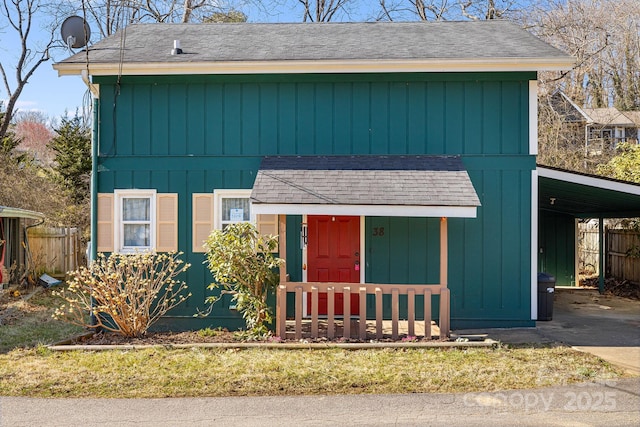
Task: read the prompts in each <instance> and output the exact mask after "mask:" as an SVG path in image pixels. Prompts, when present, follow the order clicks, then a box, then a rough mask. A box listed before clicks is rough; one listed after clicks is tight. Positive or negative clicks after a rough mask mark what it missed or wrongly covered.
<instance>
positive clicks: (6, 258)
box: [0, 206, 44, 285]
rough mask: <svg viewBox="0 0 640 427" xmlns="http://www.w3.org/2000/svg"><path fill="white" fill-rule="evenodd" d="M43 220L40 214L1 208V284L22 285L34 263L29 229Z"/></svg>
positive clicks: (5, 207)
mask: <svg viewBox="0 0 640 427" xmlns="http://www.w3.org/2000/svg"><path fill="white" fill-rule="evenodd" d="M43 220H44V215H43V214H41V213H39V212H34V211H28V210H25V209H18V208H11V207H7V206H0V284H2V285H4V284H21V280H22V278H23V277H24V274H25V272H26V271H27V269H28V267H29V263H30V262H32V261H31V260H30V254H29V249H28V248H29V242H28V240H27V228H29V227H30V226H34V225H37V224H39V223H42V221H43Z"/></svg>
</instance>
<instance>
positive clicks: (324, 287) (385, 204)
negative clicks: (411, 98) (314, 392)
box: [251, 156, 480, 340]
mask: <svg viewBox="0 0 640 427" xmlns="http://www.w3.org/2000/svg"><path fill="white" fill-rule="evenodd" d="M478 206H480V202H479V199H478V196H477V194H476V192H475V189H474V188H473V184H472V183H471V180H470V179H469V176H468V174H467V171H466V170H465V168H464V165H463V164H462V161H461V159H460V158H459V157H455V156H397V157H395V156H327V157H324V156H309V157H297V156H296V157H288V156H283V157H265V158H263V160H262V164H261V166H260V169H259V171H258V174H257V176H256V179H255V182H254V186H253V189H252V192H251V209H252V212H253V214H255V215H260V217H261V219H260V220H258V223H262V222H264V223H268V224H272V226H271V227H273V226H275V225H276V223H277V229H276V230H275V233H273V232H270V233H269V234H278V236H279V250H278V251H279V253H280V257H281V258H283V259H285V263H284V264H283V265H281V267H280V285H279V286H278V289H277V292H276V313H275V315H276V316H275V317H276V319H275V322H276V335H278V336H280V337H281V338H285V337H286V338H294V339H297V340H299V339H302V338H313V339H318V338H323V337H324V338H327V339H337V338H344V339H351V338H357V339H359V340H367V339H377V340H380V339H383V338H386V336H388V337H389V338H391V339H393V340H397V339H399V338H400V337H401V335H403V334H406V335H408V336H412V337H415V336H418V335H419V336H421V337H424V338H426V339H430V338H432V337H434V336H438V337H439V338H440V339H444V338H446V337H448V336H449V329H450V292H449V288H448V279H447V277H448V251H449V249H448V243H447V239H448V225H447V224H448V218H474V217H476V209H477V207H478ZM269 216H270V219H268V220H265V217H269ZM287 216H294V217H300V218H301V222H299V223H298V224H299V226H300V229H298V225H297V224H296V229H294V230H291V231H292V234H293V236H296V235H297V234H298V233H300V246H299V247H298V244H297V241H296V239H295V238H293V236H291V237H292V239H291V241H289V245H293V247H289V248H287V232H288V230H287ZM391 217H402V218H422V219H425V218H427V219H428V218H433V219H435V221H432V222H431V223H430V225H429V226H428V227H427V226H426V224H425V228H423V229H422V231H421V232H418V230H411V231H408V233H407V234H406V235H405V237H404V238H406V241H407V242H409V241H412V242H420V245H422V246H424V247H426V246H427V245H426V243H427V242H429V243H428V246H429V247H430V252H426V251H423V252H420V253H422V257H421V258H416V262H417V263H419V264H424V265H427V264H428V265H429V267H428V270H429V274H428V276H427V274H426V273H424V274H423V275H422V276H416V277H412V278H409V280H410V282H408V283H407V280H406V279H405V280H403V279H402V278H401V276H400V275H398V274H396V272H394V271H393V265H394V264H393V262H392V257H390V256H389V253H390V252H393V251H397V250H400V248H399V247H398V246H397V245H396V246H395V247H392V246H391V243H389V242H390V240H389V241H387V240H385V239H387V238H388V237H387V236H389V234H391V230H389V229H387V230H386V231H385V227H386V226H385V225H384V223H380V222H377V223H376V222H375V221H379V218H391ZM438 219H439V221H438ZM387 225H388V224H387ZM274 228H276V227H274ZM427 228H428V231H427ZM261 232H264V230H263V231H261ZM429 236H432V237H429ZM396 237H397V236H396ZM394 241H395V242H398V239H395V240H394ZM375 242H378V243H375ZM385 242H386V243H385ZM384 245H388V246H384ZM410 246H411V245H409V244H407V245H406V246H404V249H403V250H404V252H401V253H406V254H407V256H409V254H410V252H409V249H408V248H409V247H410ZM383 247H384V248H386V249H382V248H383ZM376 249H377V250H378V252H376ZM376 254H378V255H376ZM379 254H385V255H382V256H381V255H379ZM288 256H289V257H294V258H293V259H296V260H297V262H296V263H293V262H292V264H291V266H290V267H289V266H288V265H287V264H288V263H287V257H288ZM373 265H376V266H384V268H385V269H387V270H388V273H389V274H388V275H386V276H384V277H383V278H382V279H376V277H382V276H381V275H378V276H376V275H375V273H374V272H373V271H372V266H373ZM288 268H292V269H293V270H292V271H290V273H291V275H290V274H288ZM299 270H301V271H299ZM425 271H426V268H425ZM290 276H293V277H295V280H293V281H290V279H289V278H290ZM394 280H397V282H396V283H393V281H394ZM387 281H388V282H387ZM436 299H438V302H437V303H436V302H435V301H436ZM432 304H433V305H432ZM435 310H437V312H438V314H437V317H438V318H437V322H436V325H435V327H434V323H433V321H432V320H433V319H432V317H433V316H432V314H433V311H435ZM405 331H406V332H405Z"/></svg>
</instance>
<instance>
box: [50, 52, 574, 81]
mask: <svg viewBox="0 0 640 427" xmlns="http://www.w3.org/2000/svg"><path fill="white" fill-rule="evenodd" d="M574 63H575V60H574V58H572V57H564V56H562V57H537V58H536V57H534V58H477V59H466V58H464V59H462V58H420V59H375V60H373V59H348V60H338V59H328V60H308V59H303V60H273V61H264V60H237V61H233V60H230V61H214V60H201V61H197V60H194V61H190V62H178V61H171V62H127V63H118V62H92V63H90V64H89V65H88V66H87V64H86V63H85V62H58V63H56V64H54V65H53V68H54V69H55V70H56V71H58V76H63V75H78V74H82V73H83V72H86V71H87V68H88V69H89V72H90V73H91V75H92V76H116V75H119V74H124V75H181V74H196V75H197V74H307V73H318V74H322V73H401V72H404V73H407V72H418V73H419V72H512V71H513V72H515V71H558V70H568V69H571V68H572V67H573V65H574Z"/></svg>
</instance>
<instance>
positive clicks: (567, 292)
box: [455, 288, 640, 375]
mask: <svg viewBox="0 0 640 427" xmlns="http://www.w3.org/2000/svg"><path fill="white" fill-rule="evenodd" d="M455 332H456V333H457V334H481V333H486V334H487V335H488V336H489V338H492V339H494V340H497V341H501V342H504V343H513V344H519V343H554V342H556V343H563V344H566V345H570V346H572V347H574V348H575V349H577V350H580V351H586V352H589V353H592V354H594V355H596V356H598V357H601V358H602V359H604V360H606V361H608V362H610V363H613V364H615V365H618V366H620V367H622V368H624V369H625V370H627V371H629V372H630V373H633V374H636V375H640V301H635V300H630V299H627V298H619V297H615V296H610V295H600V294H599V293H598V292H597V291H596V290H592V289H585V288H557V289H556V292H555V298H554V307H553V316H552V320H549V321H538V322H536V327H535V328H516V329H489V330H484V331H483V330H464V331H455Z"/></svg>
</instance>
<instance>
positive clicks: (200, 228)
mask: <svg viewBox="0 0 640 427" xmlns="http://www.w3.org/2000/svg"><path fill="white" fill-rule="evenodd" d="M192 202H193V224H191V228H192V233H193V235H192V238H193V241H192V246H193V247H192V251H193V252H204V246H202V243H203V242H204V241H205V240H206V239H207V237H209V234H211V231H212V230H213V193H193V195H192Z"/></svg>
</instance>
